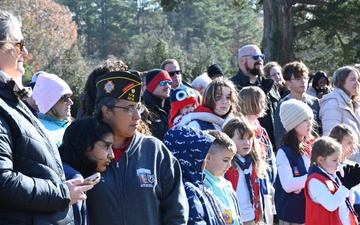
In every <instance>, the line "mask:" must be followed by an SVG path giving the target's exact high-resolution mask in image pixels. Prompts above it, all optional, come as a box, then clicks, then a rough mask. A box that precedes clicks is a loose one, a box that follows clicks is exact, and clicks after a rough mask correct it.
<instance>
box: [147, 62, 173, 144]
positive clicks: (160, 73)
mask: <svg viewBox="0 0 360 225" xmlns="http://www.w3.org/2000/svg"><path fill="white" fill-rule="evenodd" d="M145 76H146V77H145V81H146V90H145V91H144V93H143V96H142V100H143V102H144V104H145V106H146V108H147V109H148V112H147V111H145V112H144V113H143V114H142V115H141V116H142V119H143V121H150V122H151V123H149V124H147V125H148V127H149V129H150V131H151V133H152V135H153V136H154V137H157V138H158V139H160V140H163V138H164V134H165V132H166V131H167V130H168V129H169V125H168V120H169V113H170V99H169V96H170V89H171V85H172V84H173V82H172V80H171V77H170V76H169V74H168V72H166V71H165V70H161V69H152V70H150V71H148V72H147V74H146V75H145Z"/></svg>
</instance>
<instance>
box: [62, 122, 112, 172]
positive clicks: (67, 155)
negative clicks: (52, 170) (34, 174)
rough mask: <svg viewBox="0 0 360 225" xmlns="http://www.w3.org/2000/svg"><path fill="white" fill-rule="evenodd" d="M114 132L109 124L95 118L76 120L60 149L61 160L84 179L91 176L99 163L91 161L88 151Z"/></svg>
mask: <svg viewBox="0 0 360 225" xmlns="http://www.w3.org/2000/svg"><path fill="white" fill-rule="evenodd" d="M112 133H113V131H112V129H111V128H110V126H109V125H108V124H106V123H105V122H102V121H98V120H97V119H95V118H94V117H83V118H80V119H78V120H75V122H73V123H72V124H71V125H70V126H69V127H68V128H67V129H66V130H65V134H64V137H63V143H62V145H61V146H60V147H59V152H60V155H61V159H62V161H63V162H64V163H67V164H69V165H70V166H71V167H73V168H74V169H76V170H77V171H79V172H80V173H81V175H83V176H84V177H86V176H89V175H90V174H92V173H93V172H95V169H96V167H97V162H96V161H94V160H91V159H89V157H88V156H87V155H86V152H87V151H89V150H90V151H92V149H93V148H94V145H95V143H96V142H97V141H100V140H102V139H103V138H104V137H105V136H106V135H109V134H112Z"/></svg>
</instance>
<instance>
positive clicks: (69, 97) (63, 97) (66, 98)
mask: <svg viewBox="0 0 360 225" xmlns="http://www.w3.org/2000/svg"><path fill="white" fill-rule="evenodd" d="M61 100H62V101H63V103H64V104H66V103H69V100H71V94H64V95H63V96H61Z"/></svg>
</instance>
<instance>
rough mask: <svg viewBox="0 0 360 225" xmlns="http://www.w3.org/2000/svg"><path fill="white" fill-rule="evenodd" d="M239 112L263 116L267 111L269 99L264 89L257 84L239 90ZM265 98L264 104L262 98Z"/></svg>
mask: <svg viewBox="0 0 360 225" xmlns="http://www.w3.org/2000/svg"><path fill="white" fill-rule="evenodd" d="M238 96H239V112H241V113H242V114H243V115H257V116H259V117H263V116H264V115H265V113H266V110H267V109H268V107H267V99H266V95H265V93H264V91H263V90H262V89H261V88H259V87H256V86H249V87H244V88H242V89H241V90H240V92H239V95H238ZM261 98H263V99H264V100H265V102H264V105H263V104H262V103H261V102H260V99H261ZM261 112H263V113H261Z"/></svg>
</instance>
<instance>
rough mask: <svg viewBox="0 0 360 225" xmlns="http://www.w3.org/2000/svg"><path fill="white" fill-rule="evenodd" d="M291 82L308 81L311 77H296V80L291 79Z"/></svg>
mask: <svg viewBox="0 0 360 225" xmlns="http://www.w3.org/2000/svg"><path fill="white" fill-rule="evenodd" d="M290 80H294V81H297V82H300V81H308V80H309V77H296V78H293V79H290Z"/></svg>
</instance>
